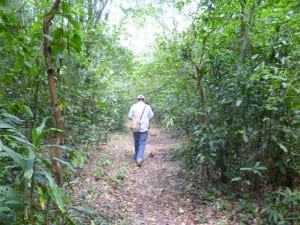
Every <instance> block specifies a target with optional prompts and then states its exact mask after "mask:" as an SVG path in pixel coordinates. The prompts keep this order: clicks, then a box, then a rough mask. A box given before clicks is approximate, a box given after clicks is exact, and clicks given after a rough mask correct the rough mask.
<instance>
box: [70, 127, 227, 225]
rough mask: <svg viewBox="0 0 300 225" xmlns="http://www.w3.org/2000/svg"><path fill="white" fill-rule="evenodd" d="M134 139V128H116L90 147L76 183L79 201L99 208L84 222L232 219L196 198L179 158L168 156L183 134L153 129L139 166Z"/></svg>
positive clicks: (177, 223) (173, 224)
mask: <svg viewBox="0 0 300 225" xmlns="http://www.w3.org/2000/svg"><path fill="white" fill-rule="evenodd" d="M132 141H133V140H132V136H131V133H130V132H124V133H118V134H113V135H112V136H111V138H110V140H109V142H108V143H107V144H106V145H101V146H98V147H97V148H96V149H95V150H93V151H92V152H91V155H90V160H89V163H88V164H87V165H86V166H85V167H84V168H83V169H82V171H81V172H80V181H79V182H78V183H77V184H76V185H74V187H73V189H74V192H73V193H74V197H73V198H74V201H75V204H77V205H82V206H85V207H90V208H92V209H93V210H95V211H96V212H97V215H96V216H93V217H91V216H90V217H87V218H86V221H85V223H84V224H93V223H94V224H117V225H122V224H124V225H125V224H128V225H142V224H145V225H192V224H199V225H200V224H222V225H225V224H229V223H226V220H225V219H226V218H225V217H223V216H222V215H221V214H218V213H217V212H216V211H215V210H214V208H213V207H212V206H208V205H205V204H201V203H200V204H199V202H198V203H197V204H196V203H195V201H194V199H193V197H192V196H191V195H190V194H189V192H188V189H189V187H190V186H191V185H190V183H189V181H188V179H186V178H185V177H184V174H183V173H182V171H181V169H180V166H179V162H178V161H169V160H166V156H168V154H169V152H170V151H171V150H172V149H174V148H177V147H179V146H180V145H181V144H182V143H181V140H179V139H175V138H173V137H171V136H170V135H168V134H165V133H163V132H161V131H160V130H159V129H155V128H154V129H151V131H150V132H149V137H148V142H147V146H146V152H145V161H144V163H143V165H142V167H140V168H139V167H137V166H136V165H135V163H134V161H133V143H132ZM100 216H101V217H102V218H106V220H105V219H101V217H100ZM105 221H107V222H105Z"/></svg>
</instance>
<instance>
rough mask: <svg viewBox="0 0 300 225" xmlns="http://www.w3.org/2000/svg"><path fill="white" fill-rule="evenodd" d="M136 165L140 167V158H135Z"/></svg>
mask: <svg viewBox="0 0 300 225" xmlns="http://www.w3.org/2000/svg"><path fill="white" fill-rule="evenodd" d="M136 165H137V166H138V167H141V166H142V160H140V159H138V160H136Z"/></svg>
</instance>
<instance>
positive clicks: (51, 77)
mask: <svg viewBox="0 0 300 225" xmlns="http://www.w3.org/2000/svg"><path fill="white" fill-rule="evenodd" d="M59 5H60V0H56V1H55V2H54V4H53V5H52V7H51V9H50V10H49V12H48V13H46V15H45V16H44V20H43V34H44V57H45V64H46V70H47V76H48V86H49V91H50V97H51V106H52V110H53V113H54V117H55V122H56V128H57V129H59V130H61V131H60V132H58V133H57V136H56V144H57V145H63V144H64V139H63V133H62V130H63V128H64V119H63V117H62V112H61V109H60V105H59V101H58V97H57V93H56V87H55V70H54V69H53V63H52V55H51V41H50V40H51V38H50V25H51V21H52V20H53V18H54V16H55V13H56V12H57V10H58V8H59ZM60 155H61V153H60V149H59V147H57V146H56V147H52V149H51V157H52V164H53V170H54V175H55V179H56V182H57V184H58V185H62V184H63V178H62V171H61V166H60V163H59V161H58V159H59V158H60Z"/></svg>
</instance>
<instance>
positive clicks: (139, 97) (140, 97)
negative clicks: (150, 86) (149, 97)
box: [136, 95, 145, 101]
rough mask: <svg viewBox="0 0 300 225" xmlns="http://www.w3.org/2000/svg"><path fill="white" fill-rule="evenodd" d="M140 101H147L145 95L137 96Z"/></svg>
mask: <svg viewBox="0 0 300 225" xmlns="http://www.w3.org/2000/svg"><path fill="white" fill-rule="evenodd" d="M136 99H137V100H138V101H145V97H144V95H138V96H137V98H136Z"/></svg>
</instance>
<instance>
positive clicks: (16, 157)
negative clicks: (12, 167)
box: [0, 140, 25, 168]
mask: <svg viewBox="0 0 300 225" xmlns="http://www.w3.org/2000/svg"><path fill="white" fill-rule="evenodd" d="M1 150H4V151H5V152H6V153H7V155H8V156H9V157H10V158H11V159H12V160H13V161H14V162H15V163H17V165H19V166H20V167H21V168H24V165H25V164H24V162H25V159H24V157H23V156H22V155H20V154H19V153H17V152H15V151H14V150H12V149H11V148H9V147H7V146H5V145H3V143H2V141H1V140H0V151H1Z"/></svg>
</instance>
